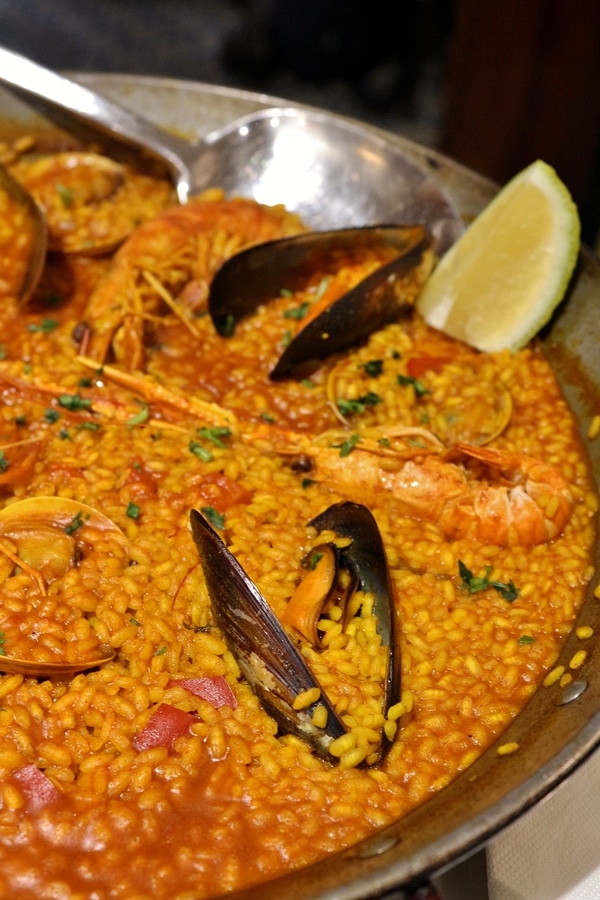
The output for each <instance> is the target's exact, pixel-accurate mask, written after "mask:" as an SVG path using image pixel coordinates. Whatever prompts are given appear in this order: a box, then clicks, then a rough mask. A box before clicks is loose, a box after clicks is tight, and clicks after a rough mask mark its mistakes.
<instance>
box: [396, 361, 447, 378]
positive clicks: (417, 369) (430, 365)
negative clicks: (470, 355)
mask: <svg viewBox="0 0 600 900" xmlns="http://www.w3.org/2000/svg"><path fill="white" fill-rule="evenodd" d="M449 362H451V360H450V357H448V356H415V357H413V359H409V360H408V362H407V363H406V370H407V372H408V374H409V375H410V377H411V378H420V377H421V375H423V374H424V373H425V372H440V371H441V370H442V369H443V368H444V366H445V365H447V363H449Z"/></svg>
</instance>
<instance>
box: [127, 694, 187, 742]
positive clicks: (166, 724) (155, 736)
mask: <svg viewBox="0 0 600 900" xmlns="http://www.w3.org/2000/svg"><path fill="white" fill-rule="evenodd" d="M195 721H196V716H194V715H193V714H192V713H188V712H185V711H184V710H183V709H178V708H177V707H176V706H171V705H170V704H169V703H161V704H160V706H158V708H157V709H156V710H155V711H154V712H153V713H152V716H151V717H150V720H149V721H148V724H147V725H146V726H145V728H143V729H142V730H141V731H140V733H139V734H136V736H135V738H134V739H133V746H134V749H135V750H138V751H140V750H149V749H150V748H151V747H168V748H169V749H171V747H172V746H173V744H174V743H175V741H176V740H177V739H178V738H180V737H183V735H184V734H187V733H188V732H189V730H190V726H191V725H193V724H194V722H195Z"/></svg>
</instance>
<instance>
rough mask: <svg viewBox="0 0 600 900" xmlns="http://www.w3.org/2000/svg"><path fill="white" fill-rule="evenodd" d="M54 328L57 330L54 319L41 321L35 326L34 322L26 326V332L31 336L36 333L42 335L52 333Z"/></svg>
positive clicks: (56, 323)
mask: <svg viewBox="0 0 600 900" xmlns="http://www.w3.org/2000/svg"><path fill="white" fill-rule="evenodd" d="M55 328H58V322H57V320H56V319H42V321H41V322H40V323H39V324H38V325H36V324H35V322H30V324H29V325H28V326H27V331H30V332H31V333H32V334H35V333H36V332H41V333H42V334H50V332H51V331H54V329H55Z"/></svg>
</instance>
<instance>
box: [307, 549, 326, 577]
mask: <svg viewBox="0 0 600 900" xmlns="http://www.w3.org/2000/svg"><path fill="white" fill-rule="evenodd" d="M322 559H323V554H322V553H320V552H319V551H318V550H315V552H314V553H311V554H310V557H309V560H308V568H309V569H310V570H311V571H312V572H314V570H315V569H316V568H317V566H318V565H319V563H320V562H321V560H322Z"/></svg>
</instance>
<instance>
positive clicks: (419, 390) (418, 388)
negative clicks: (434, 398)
mask: <svg viewBox="0 0 600 900" xmlns="http://www.w3.org/2000/svg"><path fill="white" fill-rule="evenodd" d="M397 381H398V384H402V385H412V386H413V388H414V390H415V394H416V395H417V397H422V396H423V395H424V394H430V393H431V391H429V390H428V389H427V388H426V387H425V385H424V384H423V382H422V381H420V380H419V379H418V378H411V376H410V375H398V378H397Z"/></svg>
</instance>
